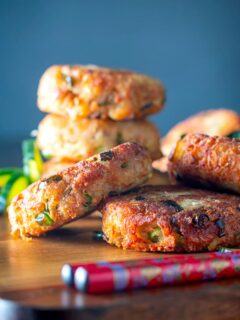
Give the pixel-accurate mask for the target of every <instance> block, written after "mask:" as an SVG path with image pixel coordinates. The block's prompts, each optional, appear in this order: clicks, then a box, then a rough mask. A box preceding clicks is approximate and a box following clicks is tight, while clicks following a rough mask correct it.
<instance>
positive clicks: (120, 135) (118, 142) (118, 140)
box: [116, 131, 124, 145]
mask: <svg viewBox="0 0 240 320" xmlns="http://www.w3.org/2000/svg"><path fill="white" fill-rule="evenodd" d="M122 143H124V139H123V135H122V133H121V132H119V131H118V132H117V136H116V144H117V145H118V144H122Z"/></svg>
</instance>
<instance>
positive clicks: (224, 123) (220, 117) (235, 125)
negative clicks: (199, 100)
mask: <svg viewBox="0 0 240 320" xmlns="http://www.w3.org/2000/svg"><path fill="white" fill-rule="evenodd" d="M239 129H240V116H239V115H238V114H237V112H235V111H233V110H228V109H215V110H208V111H203V112H201V113H198V114H196V115H193V116H191V117H190V118H187V119H186V120H184V121H182V122H179V123H178V124H177V125H176V126H174V127H173V128H172V129H171V130H170V131H169V132H168V134H167V135H166V136H165V137H163V138H162V141H161V151H162V153H163V155H164V157H163V158H161V159H159V160H156V161H154V163H153V167H154V168H155V169H157V170H160V171H161V172H166V171H167V164H168V160H167V157H168V156H169V154H170V152H171V151H172V149H173V148H174V146H175V144H176V142H177V141H178V140H179V139H180V138H181V136H183V135H185V134H188V133H203V134H207V135H210V136H227V135H229V134H230V133H232V132H234V131H237V130H239Z"/></svg>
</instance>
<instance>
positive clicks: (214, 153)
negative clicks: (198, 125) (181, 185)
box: [169, 134, 240, 193]
mask: <svg viewBox="0 0 240 320" xmlns="http://www.w3.org/2000/svg"><path fill="white" fill-rule="evenodd" d="M169 173H170V176H171V178H172V179H173V180H174V181H176V180H181V181H183V182H195V183H197V184H202V185H205V186H208V187H209V186H213V187H217V188H221V189H228V190H232V191H235V192H238V193H240V140H237V139H230V138H226V137H209V136H207V135H203V134H188V135H187V136H186V137H184V138H183V139H181V140H179V141H178V142H177V145H176V148H175V149H174V151H173V153H172V155H170V162H169Z"/></svg>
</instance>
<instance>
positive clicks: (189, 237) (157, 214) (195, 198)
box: [102, 186, 240, 252]
mask: <svg viewBox="0 0 240 320" xmlns="http://www.w3.org/2000/svg"><path fill="white" fill-rule="evenodd" d="M102 212H103V232H104V235H105V239H106V241H107V242H108V243H110V244H113V245H116V246H117V247H122V248H124V249H134V250H137V251H161V252H184V251H186V252H196V251H202V250H209V251H213V250H215V249H217V248H218V247H219V246H237V245H240V214H239V213H240V198H239V197H237V196H233V195H227V194H219V193H215V192H210V191H204V190H197V189H190V188H184V187H177V186H145V187H142V188H139V189H138V190H136V191H134V192H131V193H128V194H126V195H125V196H118V197H113V198H108V199H107V201H106V202H105V204H104V206H103V209H102Z"/></svg>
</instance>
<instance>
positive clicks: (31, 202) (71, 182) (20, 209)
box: [9, 143, 152, 238]
mask: <svg viewBox="0 0 240 320" xmlns="http://www.w3.org/2000/svg"><path fill="white" fill-rule="evenodd" d="M151 171H152V167H151V159H150V156H149V154H148V152H147V150H146V149H145V148H143V147H141V146H140V145H138V144H135V143H125V144H122V145H119V146H117V147H115V148H113V149H112V150H110V151H108V152H104V153H101V154H99V155H96V156H94V157H92V158H89V159H87V160H86V161H81V162H78V163H77V164H76V165H74V166H71V167H69V168H67V169H64V170H62V171H60V172H58V173H57V175H55V176H52V177H50V178H47V179H40V180H39V181H38V182H36V183H33V184H32V185H30V186H29V187H28V188H27V189H26V190H25V191H23V192H22V193H20V194H19V195H18V196H16V197H15V199H14V200H13V202H12V203H11V205H10V207H9V220H10V223H11V229H12V234H14V235H16V236H21V237H23V238H24V237H26V236H39V235H41V234H43V233H45V232H47V231H50V230H52V229H56V228H58V227H60V226H62V225H63V224H66V223H68V222H70V221H73V220H75V219H77V218H80V217H82V216H84V215H86V214H89V213H90V212H92V211H93V210H94V209H96V208H97V206H98V205H99V203H100V202H101V201H102V200H103V199H104V198H106V197H107V196H108V194H109V193H110V192H122V191H125V190H129V189H131V188H133V187H135V186H137V185H139V184H141V183H143V182H144V181H145V180H147V178H148V177H149V175H151ZM44 210H46V211H47V212H48V213H49V216H50V217H51V219H52V220H53V221H52V223H50V224H49V225H48V224H47V223H44V224H42V223H39V222H37V221H36V218H37V217H38V215H39V214H40V213H42V212H43V211H44Z"/></svg>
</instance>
